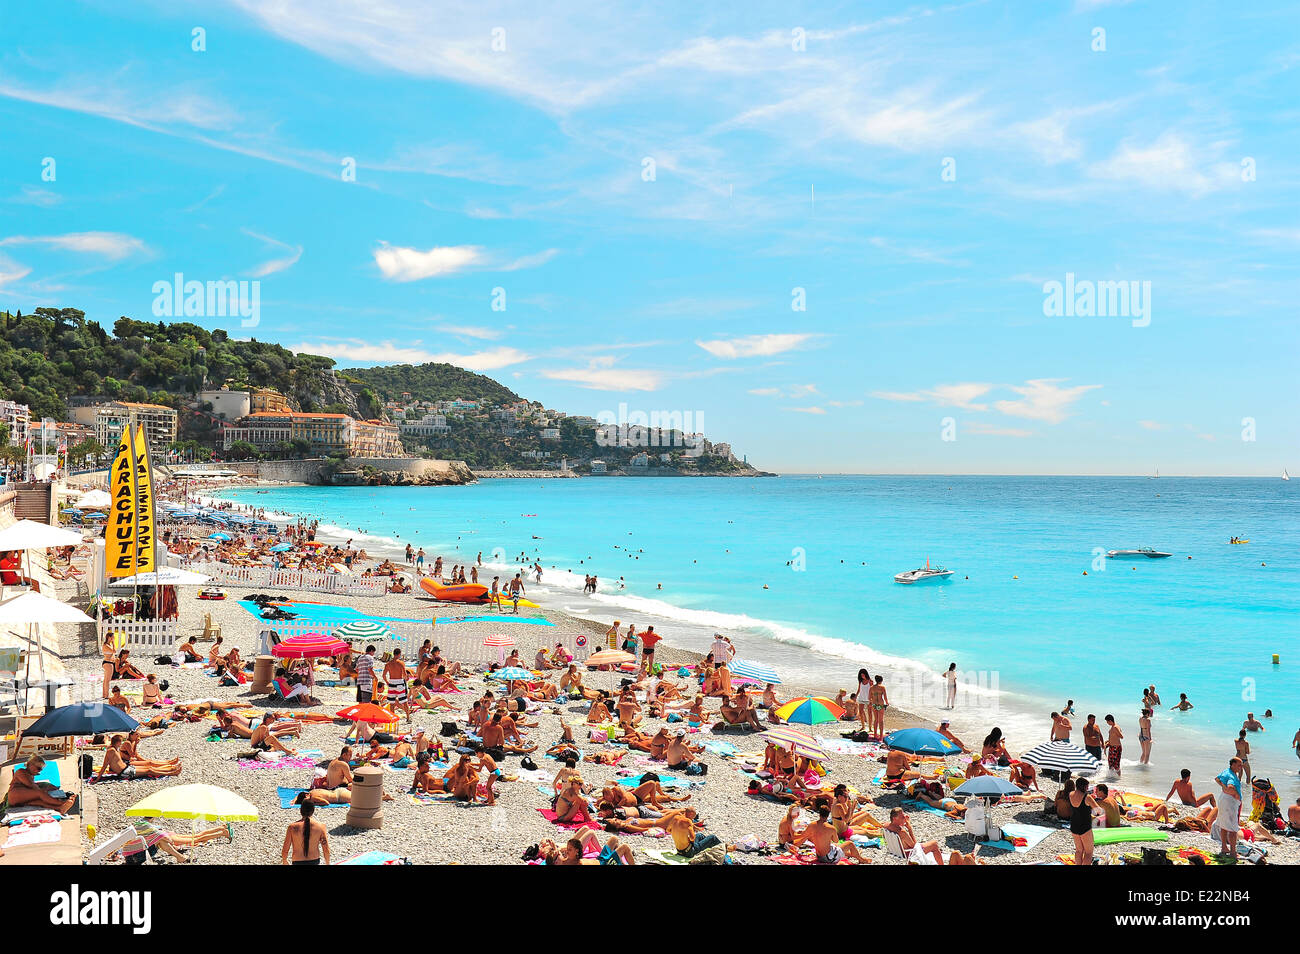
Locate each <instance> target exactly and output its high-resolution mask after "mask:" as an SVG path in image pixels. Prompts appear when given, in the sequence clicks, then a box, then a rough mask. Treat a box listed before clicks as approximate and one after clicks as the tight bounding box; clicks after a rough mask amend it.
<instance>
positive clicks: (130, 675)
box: [113, 649, 144, 679]
mask: <svg viewBox="0 0 1300 954" xmlns="http://www.w3.org/2000/svg"><path fill="white" fill-rule="evenodd" d="M129 655H131V650H129V649H123V650H122V651H120V652H119V653H118V654H117V661H116V663H115V664H114V667H113V670H114V673H115V676H114V678H117V679H143V678H144V673H142V672H141V671H140V670H139V669H136V668H135V665H134V664H133V663H132V662H131V660H129V659H127V658H126V657H127V656H129Z"/></svg>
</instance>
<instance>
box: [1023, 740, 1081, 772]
mask: <svg viewBox="0 0 1300 954" xmlns="http://www.w3.org/2000/svg"><path fill="white" fill-rule="evenodd" d="M1020 761H1022V762H1028V763H1029V764H1030V765H1033V766H1035V767H1037V768H1040V769H1048V770H1049V771H1056V772H1071V773H1073V774H1075V775H1091V774H1092V773H1093V772H1095V771H1097V769H1099V768H1101V763H1100V762H1098V761H1097V760H1096V759H1094V758H1093V757H1092V756H1091V755H1089V754H1088V753H1087V752H1086V751H1084V750H1083V749H1081V748H1079V747H1078V746H1077V745H1075V744H1074V743H1072V742H1061V741H1056V742H1043V743H1042V744H1041V745H1035V746H1034V747H1033V748H1032V749H1030V750H1029V751H1028V752H1026V753H1024V754H1023V755H1021V756H1020Z"/></svg>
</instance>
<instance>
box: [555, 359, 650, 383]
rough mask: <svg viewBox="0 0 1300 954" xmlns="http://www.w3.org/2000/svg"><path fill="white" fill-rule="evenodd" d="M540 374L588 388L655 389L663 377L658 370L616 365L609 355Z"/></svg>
mask: <svg viewBox="0 0 1300 954" xmlns="http://www.w3.org/2000/svg"><path fill="white" fill-rule="evenodd" d="M541 374H542V377H544V378H549V379H550V380H552V381H567V382H569V383H570V384H576V385H579V386H580V387H584V388H587V389H588V390H591V391H658V390H659V388H661V387H662V386H663V384H664V381H665V380H666V379H667V375H665V373H664V372H662V371H655V370H651V369H649V368H620V367H616V366H615V364H614V359H613V358H610V357H605V358H597V359H593V360H592V362H591V363H590V364H589V365H588V366H587V367H585V368H553V369H550V370H546V371H543V372H541Z"/></svg>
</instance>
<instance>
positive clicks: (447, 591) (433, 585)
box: [420, 576, 488, 603]
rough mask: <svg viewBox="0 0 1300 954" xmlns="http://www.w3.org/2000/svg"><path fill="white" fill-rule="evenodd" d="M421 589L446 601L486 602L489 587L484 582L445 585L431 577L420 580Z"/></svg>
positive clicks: (435, 597)
mask: <svg viewBox="0 0 1300 954" xmlns="http://www.w3.org/2000/svg"><path fill="white" fill-rule="evenodd" d="M420 589H422V590H424V592H426V593H428V594H429V595H430V596H432V597H433V598H434V599H436V600H441V601H442V602H444V603H486V602H487V601H488V588H487V587H486V586H484V585H483V584H482V583H456V584H450V585H443V584H442V583H439V582H438V581H437V580H435V579H433V578H431V577H427V576H426V577H424V579H422V580H420Z"/></svg>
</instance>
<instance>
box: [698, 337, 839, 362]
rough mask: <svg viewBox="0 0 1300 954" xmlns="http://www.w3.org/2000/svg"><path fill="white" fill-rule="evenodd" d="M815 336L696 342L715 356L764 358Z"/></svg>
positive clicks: (789, 348) (794, 346)
mask: <svg viewBox="0 0 1300 954" xmlns="http://www.w3.org/2000/svg"><path fill="white" fill-rule="evenodd" d="M813 337H814V336H813V335H811V334H770V335H745V336H743V337H740V338H719V339H716V340H714V341H696V342H695V343H696V344H697V345H699V346H700V347H701V348H703V349H704V350H705V351H707V352H708V353H709V354H711V355H713V356H714V357H715V358H726V359H733V358H762V357H768V356H770V355H774V354H781V353H782V352H785V351H793V350H794V349H795V348H798V347H800V346H801V345H803V344H804V343H806V342H808V341H810V340H811V339H812V338H813Z"/></svg>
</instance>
